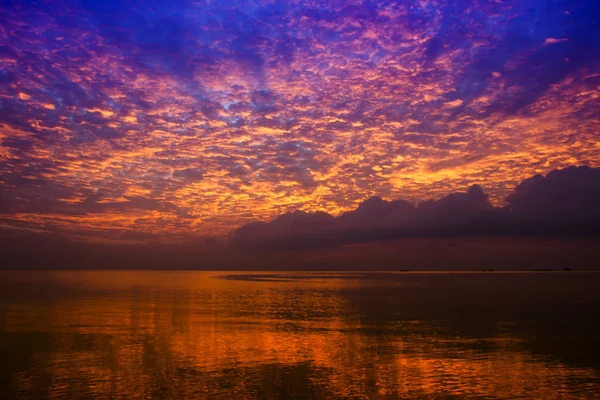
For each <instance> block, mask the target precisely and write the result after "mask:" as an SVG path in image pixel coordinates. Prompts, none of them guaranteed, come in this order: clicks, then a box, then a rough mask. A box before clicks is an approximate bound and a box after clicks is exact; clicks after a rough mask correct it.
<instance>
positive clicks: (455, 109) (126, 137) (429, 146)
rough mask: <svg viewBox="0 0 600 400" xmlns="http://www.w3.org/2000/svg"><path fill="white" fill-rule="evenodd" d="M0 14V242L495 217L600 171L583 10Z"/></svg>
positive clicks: (240, 5) (352, 6)
mask: <svg viewBox="0 0 600 400" xmlns="http://www.w3.org/2000/svg"><path fill="white" fill-rule="evenodd" d="M0 7H1V9H0V228H1V230H2V232H3V235H12V234H14V233H15V232H17V233H21V232H55V233H60V234H64V235H66V236H68V237H70V238H75V239H78V240H87V241H97V242H101V241H130V242H132V243H137V242H147V241H153V240H158V241H163V242H178V241H182V240H187V239H190V238H194V237H206V236H219V235H227V234H229V233H231V232H239V231H236V230H237V229H238V228H239V227H241V226H247V224H249V223H251V222H253V221H269V220H273V219H276V218H277V217H278V216H281V215H286V214H285V213H288V212H293V211H296V210H303V211H306V212H309V213H313V212H315V211H323V212H325V213H328V214H329V216H333V217H336V218H337V217H338V216H340V215H341V214H342V213H344V212H347V211H352V210H355V209H357V207H359V205H361V204H364V202H365V200H367V199H369V198H372V197H373V196H378V197H377V198H378V199H379V200H381V201H383V202H389V201H391V200H395V199H404V200H406V201H407V202H410V203H413V204H418V203H419V202H421V201H423V200H427V199H433V200H434V201H438V200H439V199H443V198H444V196H447V195H448V194H449V193H463V194H464V196H467V197H468V198H469V199H471V198H475V200H474V201H475V203H476V204H478V205H479V206H481V209H482V210H486V209H487V208H489V207H496V208H498V209H500V208H501V207H504V206H506V205H513V206H514V205H515V204H516V203H515V202H514V201H512V202H511V201H510V200H507V198H509V199H511V198H512V199H514V190H515V188H516V187H517V186H518V185H519V184H520V183H521V182H523V181H524V180H526V179H529V178H531V177H532V176H534V175H536V174H541V175H547V174H548V173H550V172H551V171H555V170H564V169H565V168H567V167H569V166H588V167H600V135H599V132H598V129H599V128H598V127H599V126H600V24H598V23H597V21H598V20H600V3H598V1H597V0H572V1H549V0H537V1H533V0H505V1H439V0H432V1H426V0H423V1H415V2H409V1H335V0H330V1H317V0H314V1H308V0H306V1H264V0H261V1H253V0H243V1H237V0H229V1H184V0H170V1H168V2H166V1H164V2H163V1H90V0H84V1H60V0H57V1H2V2H1V3H0ZM569 171H571V172H569V173H570V174H572V173H573V172H572V171H573V170H569ZM578 171H579V172H577V173H575V174H576V175H577V174H580V175H577V176H581V174H583V175H585V174H588V172H585V171H584V172H581V171H582V170H578ZM586 171H587V170H586ZM594 171H596V170H594ZM588 175H589V174H588ZM586 176H587V175H586ZM597 176H598V175H597V174H596V175H595V178H594V179H597ZM559 178H560V177H559ZM577 179H578V178H577ZM594 182H598V180H595V181H594ZM473 185H478V186H473ZM473 187H475V189H470V188H473ZM481 188H483V189H481ZM480 191H481V195H479V193H480ZM469 193H470V194H469ZM511 195H512V196H513V197H511ZM596 195H597V193H596ZM469 196H471V197H469ZM473 196H474V197H473ZM481 196H483V197H481ZM467 197H465V198H467ZM452 199H455V200H456V199H457V198H456V197H451V200H448V201H449V202H452V201H454V200H452ZM460 199H462V197H460V198H459V200H460ZM477 199H480V200H481V199H483V200H481V201H479V200H477ZM376 201H378V200H376ZM439 201H442V200H439ZM448 201H446V202H448ZM442 203H443V202H442ZM442 203H439V204H442ZM381 204H383V203H381ZM394 204H396V203H394ZM436 204H437V203H436ZM444 204H445V203H444ZM469 204H470V203H469ZM396 205H397V204H396ZM386 207H387V206H386ZM467 207H468V205H467ZM363 208H364V207H363ZM533 208H535V207H533ZM288 215H289V214H288ZM311 215H313V214H311ZM318 215H321V214H318ZM411 215H412V214H411ZM436 215H437V214H436ZM321 217H322V215H321ZM325 218H329V217H325ZM411 218H412V217H411ZM415 218H417V217H415ZM418 218H421V217H418ZM419 221H421V220H420V219H419ZM250 226H255V225H250ZM251 232H254V231H252V230H251ZM252 234H254V233H252Z"/></svg>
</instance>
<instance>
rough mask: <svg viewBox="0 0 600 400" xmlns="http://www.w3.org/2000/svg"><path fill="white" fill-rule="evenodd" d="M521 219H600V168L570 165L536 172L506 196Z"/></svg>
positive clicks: (565, 220)
mask: <svg viewBox="0 0 600 400" xmlns="http://www.w3.org/2000/svg"><path fill="white" fill-rule="evenodd" d="M506 200H507V202H508V203H509V204H510V205H511V208H512V212H513V213H514V214H515V215H516V216H518V217H519V218H521V219H530V220H542V221H553V222H556V223H582V222H586V221H596V222H597V221H598V220H600V168H589V167H570V168H566V169H563V170H556V171H552V172H550V173H549V174H547V175H546V176H542V175H535V176H534V177H532V178H529V179H526V180H524V181H523V182H521V183H520V184H519V185H518V186H517V187H516V188H515V190H514V192H513V193H512V194H510V195H509V196H508V197H507V198H506Z"/></svg>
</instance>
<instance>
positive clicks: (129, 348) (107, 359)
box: [0, 271, 600, 399]
mask: <svg viewBox="0 0 600 400" xmlns="http://www.w3.org/2000/svg"><path fill="white" fill-rule="evenodd" d="M599 315H600V274H597V273H576V272H570V273H283V272H282V273H229V272H148V271H135V272H134V271H131V272H130V271H118V272H113V271H91V272H90V271H76V272H72V271H51V272H41V271H36V272H15V271H4V272H0V398H7V399H37V398H51V399H66V398H72V399H88V398H97V399H101V398H119V399H121V398H122V399H176V398H177V399H181V398H225V399H246V398H261V399H278V398H298V399H305V398H306V399H310V398H312V399H327V398H340V399H343V398H365V399H366V398H368V399H378V398H382V399H383V398H410V399H412V398H441V399H443V398H486V399H488V398H503V399H505V398H538V399H555V398H565V399H575V398H591V399H593V398H600V325H599V324H598V322H597V320H598V316H599Z"/></svg>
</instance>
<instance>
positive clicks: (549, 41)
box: [544, 38, 569, 44]
mask: <svg viewBox="0 0 600 400" xmlns="http://www.w3.org/2000/svg"><path fill="white" fill-rule="evenodd" d="M568 41H569V39H566V38H562V39H555V38H546V40H544V44H556V43H562V42H568Z"/></svg>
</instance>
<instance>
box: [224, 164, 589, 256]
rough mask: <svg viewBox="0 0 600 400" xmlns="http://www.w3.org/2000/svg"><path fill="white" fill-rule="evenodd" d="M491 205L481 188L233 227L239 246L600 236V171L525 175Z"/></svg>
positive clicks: (370, 201)
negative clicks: (500, 200) (467, 237)
mask: <svg viewBox="0 0 600 400" xmlns="http://www.w3.org/2000/svg"><path fill="white" fill-rule="evenodd" d="M506 201H507V202H508V205H507V206H505V207H494V206H493V205H492V204H491V203H490V201H489V198H488V195H487V194H486V193H485V192H484V191H483V189H482V188H481V187H480V186H478V185H473V186H471V187H470V188H469V189H468V190H467V191H466V192H459V193H451V194H448V195H446V196H444V197H442V198H441V199H439V200H425V201H422V202H420V203H418V204H416V205H415V204H413V203H411V202H408V201H405V200H393V201H385V200H383V199H382V198H381V197H378V196H376V197H371V198H370V199H368V200H366V201H364V202H363V203H361V204H359V206H358V207H357V208H356V210H352V211H348V212H346V213H343V214H341V215H340V216H338V217H333V216H331V215H329V214H327V213H324V212H315V213H307V212H303V211H296V212H293V213H286V214H284V215H281V216H279V217H277V218H275V219H274V220H272V221H270V222H268V223H267V222H254V223H250V224H247V225H244V226H242V227H240V228H238V229H236V230H235V231H234V232H233V233H232V235H231V239H232V243H233V244H234V245H236V246H238V247H242V248H249V249H258V250H261V249H269V250H277V249H279V250H301V249H311V248H313V249H314V248H328V247H338V246H343V245H345V244H351V243H360V242H370V241H376V240H386V239H394V238H400V237H432V236H433V237H435V236H457V235H478V234H484V235H490V234H491V235H537V236H548V235H562V236H576V237H577V236H600V206H599V205H600V168H589V167H570V168H566V169H563V170H555V171H552V172H550V173H549V174H547V175H546V176H545V177H544V176H542V175H535V176H533V177H532V178H528V179H525V180H524V181H523V182H521V183H520V184H519V185H518V186H517V187H516V188H515V190H514V191H513V192H512V193H511V194H510V195H509V196H508V197H507V198H506Z"/></svg>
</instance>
